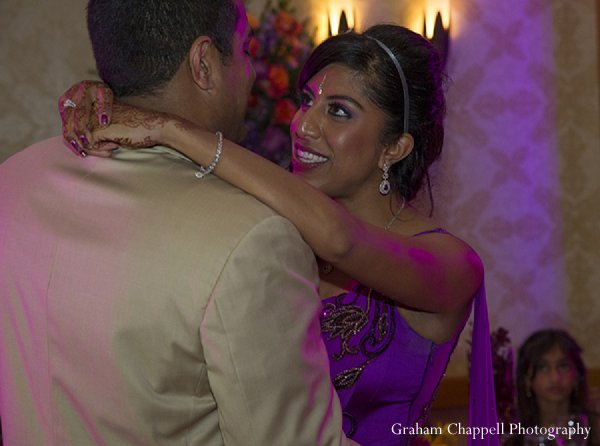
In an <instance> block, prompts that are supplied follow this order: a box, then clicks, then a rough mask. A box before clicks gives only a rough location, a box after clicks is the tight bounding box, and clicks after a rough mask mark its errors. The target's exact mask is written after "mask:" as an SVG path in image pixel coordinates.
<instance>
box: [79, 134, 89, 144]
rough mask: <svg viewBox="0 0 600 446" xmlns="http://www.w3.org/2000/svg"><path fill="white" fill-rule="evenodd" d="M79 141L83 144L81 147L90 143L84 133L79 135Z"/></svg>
mask: <svg viewBox="0 0 600 446" xmlns="http://www.w3.org/2000/svg"><path fill="white" fill-rule="evenodd" d="M79 141H81V144H83V147H87V146H89V145H90V142H89V141H88V139H87V138H86V136H85V135H81V136H80V137H79Z"/></svg>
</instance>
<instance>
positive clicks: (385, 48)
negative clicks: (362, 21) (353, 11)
mask: <svg viewBox="0 0 600 446" xmlns="http://www.w3.org/2000/svg"><path fill="white" fill-rule="evenodd" d="M365 37H366V38H367V39H371V40H373V41H374V42H375V43H376V44H377V45H379V46H380V47H381V49H382V50H383V51H385V52H386V53H387V55H388V56H390V59H392V62H394V65H395V66H396V70H398V74H399V75H400V80H401V81H402V93H403V95H404V133H408V83H407V82H406V76H404V71H402V67H401V66H400V62H398V59H397V58H396V56H395V55H394V53H392V50H390V49H389V48H388V46H387V45H386V44H385V43H383V42H381V41H380V40H378V39H376V38H375V37H371V36H367V35H365Z"/></svg>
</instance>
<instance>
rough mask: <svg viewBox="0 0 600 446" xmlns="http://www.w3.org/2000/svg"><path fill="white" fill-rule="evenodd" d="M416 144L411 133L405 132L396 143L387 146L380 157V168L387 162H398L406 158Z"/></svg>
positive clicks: (390, 163)
mask: <svg viewBox="0 0 600 446" xmlns="http://www.w3.org/2000/svg"><path fill="white" fill-rule="evenodd" d="M414 146H415V140H414V139H413V137H412V135H411V134H410V133H403V134H402V136H400V138H398V141H396V144H390V145H389V146H387V147H386V148H385V149H384V150H383V151H382V152H381V156H380V157H379V168H380V169H383V166H384V164H385V163H387V164H389V165H390V166H391V165H392V164H395V163H397V162H398V161H400V160H403V159H404V158H406V157H407V156H408V155H410V153H411V152H412V150H413V148H414Z"/></svg>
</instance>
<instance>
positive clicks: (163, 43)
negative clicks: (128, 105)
mask: <svg viewBox="0 0 600 446" xmlns="http://www.w3.org/2000/svg"><path fill="white" fill-rule="evenodd" d="M238 15H239V13H238V11H237V8H236V7H235V4H234V2H233V0H90V1H89V3H88V8H87V23H88V32H89V35H90V39H91V42H92V48H93V50H94V57H95V59H96V68H97V69H98V73H99V75H100V77H101V78H102V80H103V81H104V82H106V83H107V84H108V85H109V86H110V88H111V89H112V90H113V92H114V93H115V96H117V97H122V96H139V95H150V94H153V93H155V92H157V91H158V90H160V88H161V87H163V86H164V84H165V83H166V82H168V81H169V80H171V78H172V77H173V76H174V75H175V73H176V72H177V70H178V69H179V67H180V66H181V63H182V62H183V61H184V59H185V57H186V55H187V54H188V51H189V50H190V48H191V46H192V43H193V42H194V41H195V40H196V39H197V38H198V37H200V36H209V37H210V38H212V40H213V43H214V45H215V46H216V47H217V49H218V50H219V51H220V52H221V55H222V56H223V60H224V61H225V60H226V58H227V57H228V56H230V55H231V54H232V40H233V33H234V31H235V25H236V22H237V18H238Z"/></svg>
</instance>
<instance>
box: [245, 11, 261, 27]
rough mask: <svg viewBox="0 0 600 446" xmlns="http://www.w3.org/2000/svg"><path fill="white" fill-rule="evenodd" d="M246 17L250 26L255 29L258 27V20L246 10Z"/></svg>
mask: <svg viewBox="0 0 600 446" xmlns="http://www.w3.org/2000/svg"><path fill="white" fill-rule="evenodd" d="M246 17H248V24H249V25H250V28H252V29H253V30H255V31H256V30H257V29H258V28H259V27H260V21H259V20H258V19H257V18H256V17H254V16H253V15H252V14H250V13H249V12H246Z"/></svg>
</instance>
